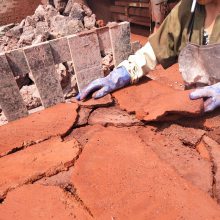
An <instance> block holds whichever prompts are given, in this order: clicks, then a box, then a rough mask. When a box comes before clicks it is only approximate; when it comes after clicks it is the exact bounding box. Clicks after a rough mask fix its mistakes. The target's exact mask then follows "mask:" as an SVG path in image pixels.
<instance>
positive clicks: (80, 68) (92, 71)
mask: <svg viewBox="0 0 220 220" xmlns="http://www.w3.org/2000/svg"><path fill="white" fill-rule="evenodd" d="M68 41H69V46H70V52H71V55H72V61H73V64H74V70H75V74H76V79H77V84H78V88H79V91H81V90H82V89H83V88H84V87H85V86H86V85H88V84H89V83H90V82H91V81H93V80H95V79H97V78H100V77H103V76H104V73H103V71H102V60H101V54H100V48H99V41H98V36H97V34H96V32H95V31H88V32H84V33H82V34H79V35H74V36H71V37H69V38H68Z"/></svg>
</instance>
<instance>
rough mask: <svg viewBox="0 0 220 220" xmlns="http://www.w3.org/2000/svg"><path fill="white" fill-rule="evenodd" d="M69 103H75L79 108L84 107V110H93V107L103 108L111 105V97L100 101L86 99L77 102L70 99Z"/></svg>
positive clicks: (105, 97)
mask: <svg viewBox="0 0 220 220" xmlns="http://www.w3.org/2000/svg"><path fill="white" fill-rule="evenodd" d="M71 102H73V103H77V104H79V105H80V106H83V107H86V108H95V107H105V106H109V105H111V104H112V103H113V100H112V97H111V95H109V94H108V95H106V96H104V97H102V98H100V99H93V98H91V99H88V100H85V101H77V100H76V99H75V98H73V99H71Z"/></svg>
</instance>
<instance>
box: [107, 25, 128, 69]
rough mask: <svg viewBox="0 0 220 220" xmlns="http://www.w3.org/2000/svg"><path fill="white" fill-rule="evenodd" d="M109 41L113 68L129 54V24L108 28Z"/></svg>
mask: <svg viewBox="0 0 220 220" xmlns="http://www.w3.org/2000/svg"><path fill="white" fill-rule="evenodd" d="M109 32H110V39H111V45H112V52H113V58H114V63H115V66H117V65H118V64H120V63H121V62H122V61H123V60H126V59H127V58H128V56H129V55H130V54H131V52H132V50H131V37H130V24H129V22H122V23H120V24H117V25H115V24H114V25H112V26H111V25H110V26H109Z"/></svg>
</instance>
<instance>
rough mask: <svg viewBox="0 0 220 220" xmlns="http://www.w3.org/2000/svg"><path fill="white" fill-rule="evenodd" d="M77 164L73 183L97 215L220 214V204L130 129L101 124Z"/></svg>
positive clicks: (201, 216)
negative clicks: (100, 128)
mask: <svg viewBox="0 0 220 220" xmlns="http://www.w3.org/2000/svg"><path fill="white" fill-rule="evenodd" d="M74 168H75V170H74V173H73V183H74V185H75V187H76V189H77V193H78V195H79V197H80V198H81V199H82V201H83V202H84V204H86V205H87V207H89V209H90V211H91V213H92V214H93V216H94V219H111V218H113V219H130V220H133V219H138V220H144V219H181V218H182V219H187V220H194V219H203V220H205V219H216V218H217V219H218V218H219V217H217V216H219V215H220V208H219V206H218V205H217V203H216V202H215V201H214V200H213V199H212V198H211V197H210V196H209V195H208V194H207V193H204V192H202V191H201V190H199V189H197V188H196V187H194V186H192V184H191V183H189V182H188V181H186V180H184V179H183V178H181V177H180V175H179V174H178V173H177V172H176V171H175V170H174V169H172V168H171V167H170V166H169V165H168V164H167V163H165V162H164V161H163V160H161V159H159V158H158V156H157V155H156V154H155V153H154V152H153V151H152V150H151V149H150V148H149V147H148V146H147V145H145V144H144V143H143V141H142V140H141V139H140V138H139V137H138V135H137V134H136V132H135V131H132V129H129V128H127V129H126V128H123V129H119V128H113V127H112V128H107V129H106V128H103V130H102V131H101V132H98V133H96V134H95V135H94V136H93V137H92V138H91V139H90V140H89V142H88V143H87V144H86V146H85V148H84V150H83V153H82V154H81V156H80V158H79V159H78V160H77V162H76V164H75V166H74ZM204 207H205V208H204Z"/></svg>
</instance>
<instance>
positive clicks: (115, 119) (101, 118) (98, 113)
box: [88, 107, 142, 127]
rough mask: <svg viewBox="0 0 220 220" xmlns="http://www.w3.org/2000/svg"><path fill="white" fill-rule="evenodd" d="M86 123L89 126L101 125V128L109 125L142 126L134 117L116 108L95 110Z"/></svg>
mask: <svg viewBox="0 0 220 220" xmlns="http://www.w3.org/2000/svg"><path fill="white" fill-rule="evenodd" d="M88 123H89V124H90V125H94V124H101V125H103V126H109V125H110V126H116V127H124V126H134V125H141V124H142V123H141V122H140V121H139V120H138V119H136V117H135V116H134V115H129V114H128V113H127V112H126V111H122V110H121V109H118V108H116V107H110V108H98V109H96V110H95V111H93V112H92V114H91V115H90V117H89V121H88Z"/></svg>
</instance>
